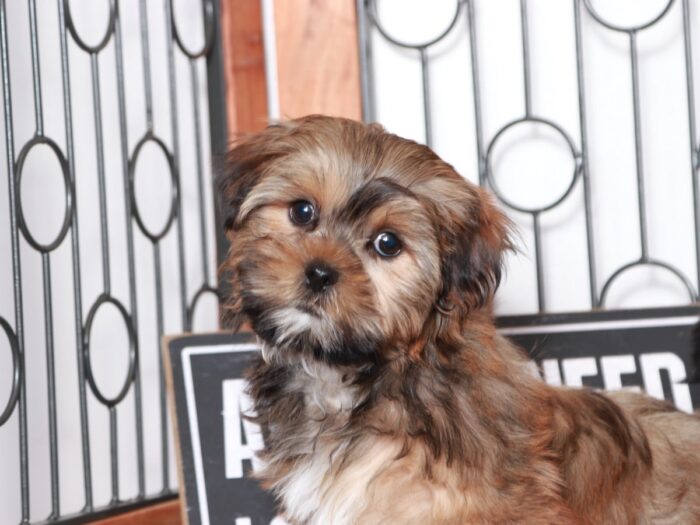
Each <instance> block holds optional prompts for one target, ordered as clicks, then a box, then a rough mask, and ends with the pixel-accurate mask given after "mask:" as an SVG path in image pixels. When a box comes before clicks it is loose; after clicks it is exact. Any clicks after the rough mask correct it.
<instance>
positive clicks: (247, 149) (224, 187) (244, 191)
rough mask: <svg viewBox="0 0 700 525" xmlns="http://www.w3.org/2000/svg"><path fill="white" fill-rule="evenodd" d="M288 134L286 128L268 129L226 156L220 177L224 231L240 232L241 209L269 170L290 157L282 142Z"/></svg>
mask: <svg viewBox="0 0 700 525" xmlns="http://www.w3.org/2000/svg"><path fill="white" fill-rule="evenodd" d="M288 133H289V128H288V127H286V126H283V125H273V126H269V127H268V128H267V129H265V130H264V131H262V132H260V133H257V134H255V135H251V136H250V137H247V138H245V139H243V140H241V141H240V142H238V143H237V144H236V145H235V146H234V147H233V148H232V149H231V150H230V151H229V152H228V154H227V155H226V158H225V159H224V161H223V163H222V166H221V168H220V169H219V175H218V177H217V178H218V181H217V182H218V189H219V197H220V200H221V215H222V219H223V222H224V224H223V226H224V231H230V230H236V229H238V228H240V226H241V223H242V222H243V219H244V217H241V215H240V211H241V205H242V204H243V202H244V201H245V199H246V197H247V196H248V194H249V193H250V191H251V190H252V189H253V188H254V187H255V185H256V184H257V183H258V182H259V181H260V180H261V179H262V177H263V174H264V172H265V168H266V166H267V165H268V164H269V163H270V162H272V161H274V160H275V159H277V158H279V157H281V156H282V155H284V154H285V153H287V151H288V150H287V148H286V147H285V141H284V140H283V139H284V138H285V136H287V135H288Z"/></svg>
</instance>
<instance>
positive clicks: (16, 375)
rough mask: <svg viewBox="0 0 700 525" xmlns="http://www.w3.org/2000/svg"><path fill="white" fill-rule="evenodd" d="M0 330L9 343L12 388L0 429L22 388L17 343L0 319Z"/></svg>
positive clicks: (11, 411)
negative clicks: (0, 329)
mask: <svg viewBox="0 0 700 525" xmlns="http://www.w3.org/2000/svg"><path fill="white" fill-rule="evenodd" d="M0 328H2V330H3V332H5V335H6V336H7V340H8V341H9V342H10V352H12V388H11V389H10V397H9V398H8V400H7V405H5V409H4V410H3V411H2V412H1V413H0V427H1V426H2V425H4V424H5V423H6V422H7V420H8V419H10V416H12V413H13V412H14V410H15V406H16V405H17V400H18V399H19V392H20V388H21V386H22V360H21V356H20V353H19V343H18V342H17V336H16V335H15V333H14V331H13V330H12V327H11V326H10V324H9V323H8V322H7V321H5V319H3V318H2V317H0Z"/></svg>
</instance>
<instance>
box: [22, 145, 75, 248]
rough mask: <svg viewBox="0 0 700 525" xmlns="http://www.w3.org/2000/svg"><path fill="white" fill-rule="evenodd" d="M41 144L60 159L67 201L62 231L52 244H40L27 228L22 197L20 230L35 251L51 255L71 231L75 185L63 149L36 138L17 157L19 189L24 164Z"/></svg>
mask: <svg viewBox="0 0 700 525" xmlns="http://www.w3.org/2000/svg"><path fill="white" fill-rule="evenodd" d="M40 144H43V145H45V146H48V147H49V149H51V151H53V153H54V155H56V158H57V159H58V163H59V164H60V166H61V175H62V177H63V188H64V197H65V200H66V206H65V211H64V212H63V223H62V224H61V229H60V230H59V231H58V234H57V235H56V238H55V239H54V240H53V241H52V242H50V243H48V244H42V243H40V242H39V241H37V240H36V238H34V236H33V235H32V234H31V233H30V232H29V227H28V226H27V221H26V219H25V217H24V207H23V206H22V198H21V197H20V198H19V199H18V201H19V205H18V209H19V228H20V230H21V231H22V234H23V235H24V238H25V239H26V240H27V242H28V243H29V244H30V245H31V246H32V247H33V248H34V249H35V250H37V251H39V252H42V253H49V252H52V251H53V250H55V249H56V248H58V246H60V244H61V243H62V242H63V239H65V237H66V235H67V234H68V230H69V229H70V224H71V217H72V215H73V184H72V183H71V180H70V175H69V174H68V161H67V160H66V158H65V157H64V156H63V152H62V151H61V148H59V147H58V144H56V143H55V142H54V141H53V140H51V139H50V138H48V137H43V136H35V137H34V138H32V139H31V140H30V141H29V142H27V143H26V144H25V145H24V146H23V147H22V150H21V151H20V152H19V155H18V156H17V165H16V167H15V172H16V173H17V175H16V176H17V187H18V188H20V187H21V184H22V171H23V168H24V163H25V161H26V160H27V156H28V155H29V152H30V151H31V150H32V148H33V147H34V146H38V145H40Z"/></svg>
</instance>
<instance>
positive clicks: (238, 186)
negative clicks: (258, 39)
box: [220, 116, 510, 364]
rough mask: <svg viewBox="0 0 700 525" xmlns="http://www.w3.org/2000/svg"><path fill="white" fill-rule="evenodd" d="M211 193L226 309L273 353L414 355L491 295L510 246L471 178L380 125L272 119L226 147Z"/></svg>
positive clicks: (330, 359) (335, 358)
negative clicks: (221, 234)
mask: <svg viewBox="0 0 700 525" xmlns="http://www.w3.org/2000/svg"><path fill="white" fill-rule="evenodd" d="M220 190H221V197H222V199H223V202H224V209H225V210H226V212H225V229H226V232H227V235H228V238H229V240H230V243H231V248H230V253H229V256H228V260H227V266H228V268H229V269H230V270H231V275H232V276H233V277H232V283H231V284H232V287H231V293H230V297H229V298H228V301H227V309H228V319H229V321H231V322H232V324H233V325H234V326H237V325H240V323H242V322H243V321H245V320H248V321H250V323H251V325H252V327H253V329H254V330H255V331H256V332H257V333H258V335H259V336H260V337H261V338H263V339H264V340H265V341H266V342H267V343H268V345H269V346H270V347H272V351H273V352H274V353H275V354H276V355H277V356H278V357H279V358H284V357H285V356H293V355H298V354H299V353H309V354H311V355H312V356H313V357H314V358H316V359H320V360H323V361H325V362H327V363H330V364H361V363H364V362H368V361H377V360H381V359H385V358H387V355H388V354H387V352H390V351H391V352H395V351H396V349H397V348H404V349H409V348H413V349H414V350H412V351H415V348H416V346H417V345H418V343H419V342H420V341H426V340H427V339H428V338H430V337H438V336H439V332H440V331H441V330H443V329H444V327H445V326H448V325H450V324H452V325H454V324H455V323H457V324H458V325H459V324H461V323H462V322H463V321H464V319H465V318H466V317H467V316H468V315H469V314H470V312H472V311H474V310H475V309H478V308H481V307H483V306H485V305H487V304H488V303H489V302H490V299H491V298H492V296H493V293H494V292H495V289H496V287H497V286H498V282H499V279H500V271H501V258H502V255H503V252H504V250H505V249H507V248H509V246H510V245H509V241H508V237H507V231H508V224H507V222H506V219H505V218H504V217H503V215H502V214H501V213H500V212H499V211H498V210H497V209H496V208H495V207H494V205H493V204H492V202H491V200H490V199H489V197H488V196H487V195H486V194H485V193H484V192H483V191H482V190H481V189H480V188H478V187H476V186H474V185H473V184H470V183H468V182H467V181H465V180H464V179H463V178H462V177H461V176H460V175H459V174H457V173H456V172H455V171H454V169H453V168H452V167H451V166H450V165H449V164H447V163H445V162H443V161H442V160H441V159H440V158H439V157H438V156H437V155H435V153H433V152H432V151H431V150H430V149H429V148H427V147H425V146H422V145H420V144H417V143H415V142H412V141H410V140H406V139H402V138H400V137H397V136H395V135H392V134H389V133H387V132H385V131H384V130H383V129H382V128H381V127H380V126H378V125H365V124H361V123H358V122H354V121H351V120H346V119H338V118H330V117H322V116H310V117H305V118H302V119H298V120H294V121H291V122H287V123H285V124H280V125H275V126H270V127H269V128H267V129H266V130H265V131H263V132H262V133H260V134H258V135H256V136H253V137H252V138H250V139H248V140H246V141H245V142H242V143H240V144H239V145H237V146H236V147H235V148H234V149H233V150H232V151H231V152H230V155H229V161H228V164H227V168H226V170H225V173H224V174H223V176H222V179H221V188H220ZM406 351H408V350H406Z"/></svg>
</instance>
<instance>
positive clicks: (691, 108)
mask: <svg viewBox="0 0 700 525" xmlns="http://www.w3.org/2000/svg"><path fill="white" fill-rule="evenodd" d="M683 43H684V51H685V79H686V88H687V92H688V138H689V140H690V178H691V180H692V183H693V218H694V221H693V231H694V234H695V271H696V275H697V283H698V288H700V194H699V193H698V190H699V188H698V174H697V169H698V150H697V147H698V144H697V131H696V128H695V79H694V75H693V42H692V34H691V31H690V5H689V2H688V0H683Z"/></svg>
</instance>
